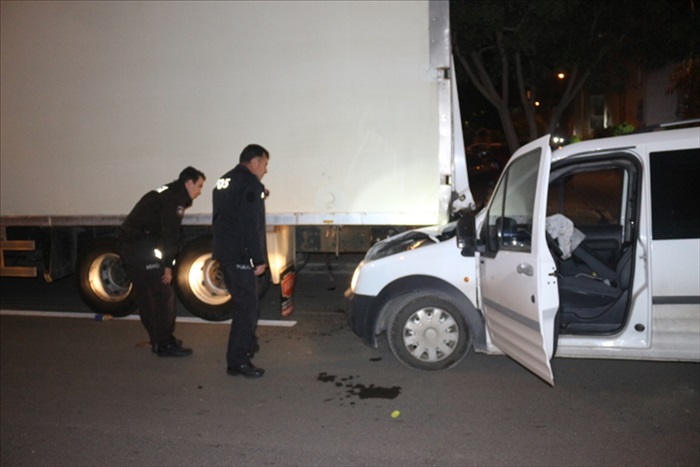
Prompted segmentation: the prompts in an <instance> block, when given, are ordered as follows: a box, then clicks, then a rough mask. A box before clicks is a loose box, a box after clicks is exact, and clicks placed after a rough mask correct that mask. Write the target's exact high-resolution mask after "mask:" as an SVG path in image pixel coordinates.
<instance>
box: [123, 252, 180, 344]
mask: <svg viewBox="0 0 700 467" xmlns="http://www.w3.org/2000/svg"><path fill="white" fill-rule="evenodd" d="M141 251H143V248H138V247H137V246H133V245H123V246H122V248H121V257H122V261H123V263H124V269H125V270H126V274H127V276H128V277H129V280H130V281H131V284H132V288H133V293H134V301H135V302H136V306H138V308H139V315H140V317H141V323H142V324H143V327H144V328H146V332H148V337H149V338H150V341H151V344H167V343H169V342H170V341H171V340H172V336H173V332H174V331H175V293H174V290H173V286H172V284H163V280H162V279H163V268H162V267H161V265H160V264H158V263H154V262H153V259H152V258H148V257H146V258H144V257H142V255H139V253H140V252H141Z"/></svg>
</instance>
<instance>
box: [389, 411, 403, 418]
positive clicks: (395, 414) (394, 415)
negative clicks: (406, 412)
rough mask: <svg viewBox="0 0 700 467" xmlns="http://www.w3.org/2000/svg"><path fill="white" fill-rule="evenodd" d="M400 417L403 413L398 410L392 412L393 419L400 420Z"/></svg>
mask: <svg viewBox="0 0 700 467" xmlns="http://www.w3.org/2000/svg"><path fill="white" fill-rule="evenodd" d="M399 415H401V412H399V411H398V410H394V411H393V412H391V418H398V416H399Z"/></svg>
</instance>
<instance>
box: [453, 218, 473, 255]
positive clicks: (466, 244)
mask: <svg viewBox="0 0 700 467" xmlns="http://www.w3.org/2000/svg"><path fill="white" fill-rule="evenodd" d="M457 248H459V249H460V250H461V251H462V256H474V252H475V251H476V223H475V221H474V216H473V215H471V214H465V215H463V216H462V217H460V218H459V220H458V221H457Z"/></svg>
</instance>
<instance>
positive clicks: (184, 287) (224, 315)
mask: <svg viewBox="0 0 700 467" xmlns="http://www.w3.org/2000/svg"><path fill="white" fill-rule="evenodd" d="M211 243H212V242H211V238H210V237H201V238H198V239H196V240H194V241H192V242H190V243H189V244H188V245H187V246H185V248H184V249H183V250H182V251H181V252H180V254H179V255H178V258H177V269H176V273H175V275H176V280H177V295H178V297H179V298H180V301H181V302H182V304H183V305H185V308H187V309H188V310H189V311H190V313H192V314H193V315H195V316H199V317H200V318H202V319H206V320H208V321H225V320H227V319H231V314H232V312H233V310H232V309H231V306H230V304H229V302H230V300H231V295H230V294H229V293H228V290H226V284H224V273H223V271H221V268H219V262H218V261H216V260H215V259H213V258H212V257H211V248H212V244H211Z"/></svg>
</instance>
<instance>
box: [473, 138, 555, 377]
mask: <svg viewBox="0 0 700 467" xmlns="http://www.w3.org/2000/svg"><path fill="white" fill-rule="evenodd" d="M551 160H552V151H551V149H550V148H549V136H545V137H542V138H540V139H538V140H535V141H533V142H532V143H530V144H528V145H526V146H523V147H522V148H521V149H519V150H518V151H517V152H516V153H515V154H514V155H513V157H512V158H511V161H510V163H509V164H508V166H507V167H506V170H505V171H504V172H503V174H502V175H501V178H500V180H499V182H498V185H497V187H496V190H495V191H494V194H493V196H492V197H491V202H490V204H489V207H488V211H487V215H486V218H485V219H484V223H483V227H482V230H481V234H480V237H481V239H482V240H483V242H484V251H483V253H482V254H481V261H480V266H479V268H480V281H481V293H482V309H483V312H484V315H485V317H486V323H487V326H488V331H489V335H490V337H491V340H492V341H493V343H494V344H495V345H496V346H497V347H498V348H499V349H501V350H502V351H503V352H504V353H506V354H507V355H509V356H510V357H512V358H513V359H514V360H516V361H518V362H519V363H521V364H522V365H523V366H525V367H526V368H528V369H529V370H531V371H532V372H533V373H535V374H536V375H537V376H539V377H540V378H542V379H544V380H545V381H547V382H548V383H549V384H551V385H554V376H553V374H552V367H551V365H550V359H551V357H552V355H553V353H554V333H553V331H554V317H555V315H556V312H557V309H558V307H559V293H558V290H557V277H556V266H555V263H554V260H553V258H552V256H551V254H550V252H549V249H548V248H547V240H546V237H545V216H546V212H547V185H548V182H549V167H550V163H551Z"/></svg>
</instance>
